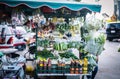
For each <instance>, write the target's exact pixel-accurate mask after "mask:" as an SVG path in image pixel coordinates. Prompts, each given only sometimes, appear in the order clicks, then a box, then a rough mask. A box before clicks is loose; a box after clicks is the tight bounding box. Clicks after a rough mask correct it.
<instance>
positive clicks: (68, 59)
mask: <svg viewBox="0 0 120 79" xmlns="http://www.w3.org/2000/svg"><path fill="white" fill-rule="evenodd" d="M0 5H1V6H4V5H6V6H9V7H11V8H12V9H14V7H19V8H21V9H23V10H24V12H27V13H29V12H32V11H35V12H36V13H31V14H34V15H31V14H30V16H32V20H33V22H35V23H36V29H35V32H36V52H35V58H36V67H35V68H36V69H35V70H36V74H37V77H41V76H81V77H82V76H86V75H91V71H92V67H93V65H95V63H91V62H89V61H88V59H89V57H90V56H87V54H88V51H84V48H83V47H84V46H85V43H84V42H83V41H81V36H80V32H79V30H80V27H79V22H78V24H74V25H72V24H73V23H75V21H79V20H77V19H73V18H76V17H83V18H84V19H83V20H84V21H85V16H86V15H87V13H91V12H100V9H101V6H100V5H95V4H85V3H78V2H70V1H65V2H59V1H57V2H55V1H48V0H47V1H46V0H45V1H41V0H36V1H32V0H2V1H0ZM21 6H22V7H21ZM24 8H25V9H27V8H28V10H25V9H24ZM0 10H2V9H0ZM41 14H42V15H41ZM45 18H47V20H44V19H45ZM41 19H42V20H41ZM47 21H52V22H53V23H54V24H55V25H54V26H55V28H53V25H52V27H50V25H47V26H46V23H47ZM70 21H71V23H70ZM44 22H45V23H44ZM76 23H77V22H76ZM49 24H50V22H49ZM48 27H49V28H48ZM91 61H92V60H91Z"/></svg>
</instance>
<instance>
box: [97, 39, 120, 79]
mask: <svg viewBox="0 0 120 79" xmlns="http://www.w3.org/2000/svg"><path fill="white" fill-rule="evenodd" d="M119 45H120V42H117V41H112V42H109V41H106V43H105V46H104V47H105V50H104V51H103V52H102V54H101V55H100V56H99V63H98V66H99V70H98V73H97V75H96V77H95V79H120V52H118V46H119Z"/></svg>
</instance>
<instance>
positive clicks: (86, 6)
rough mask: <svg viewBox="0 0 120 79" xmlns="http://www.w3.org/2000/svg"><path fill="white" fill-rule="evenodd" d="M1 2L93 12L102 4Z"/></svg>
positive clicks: (28, 0)
mask: <svg viewBox="0 0 120 79" xmlns="http://www.w3.org/2000/svg"><path fill="white" fill-rule="evenodd" d="M0 4H5V5H8V6H10V7H16V6H19V5H23V4H24V5H27V6H28V7H30V8H40V7H43V6H47V7H49V8H51V9H55V10H56V9H60V8H63V7H66V8H68V9H70V10H73V11H79V10H82V9H88V10H90V11H93V12H100V10H101V5H97V4H85V3H80V2H71V1H64V2H62V1H61V2H60V1H58V0H56V1H51V0H44V1H42V0H0Z"/></svg>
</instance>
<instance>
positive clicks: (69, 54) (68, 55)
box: [59, 52, 79, 59]
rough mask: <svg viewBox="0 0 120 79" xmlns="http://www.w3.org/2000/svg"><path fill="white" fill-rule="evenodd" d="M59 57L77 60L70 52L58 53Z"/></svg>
mask: <svg viewBox="0 0 120 79" xmlns="http://www.w3.org/2000/svg"><path fill="white" fill-rule="evenodd" d="M59 55H60V57H61V58H72V59H79V58H77V57H76V56H75V55H74V54H73V53H72V52H65V53H59Z"/></svg>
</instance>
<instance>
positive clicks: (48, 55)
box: [37, 49, 54, 59]
mask: <svg viewBox="0 0 120 79" xmlns="http://www.w3.org/2000/svg"><path fill="white" fill-rule="evenodd" d="M40 57H41V58H45V59H47V58H54V55H53V54H52V53H51V51H49V50H47V49H43V50H42V51H39V52H38V53H37V58H40Z"/></svg>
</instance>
